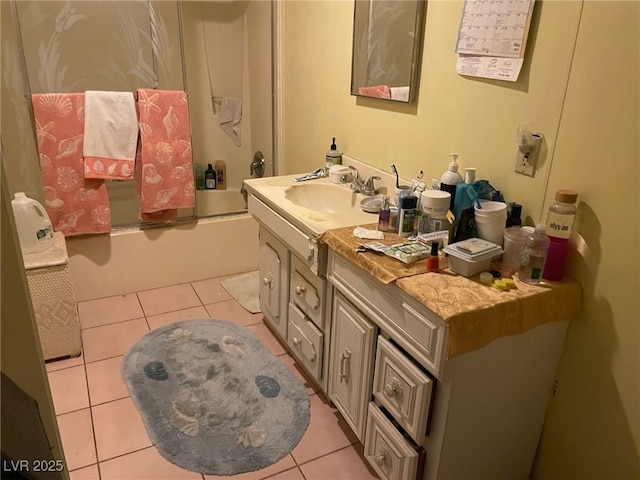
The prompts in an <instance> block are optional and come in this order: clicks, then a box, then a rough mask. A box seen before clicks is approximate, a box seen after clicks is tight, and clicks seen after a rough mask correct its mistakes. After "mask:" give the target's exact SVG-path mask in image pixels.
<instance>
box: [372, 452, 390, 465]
mask: <svg viewBox="0 0 640 480" xmlns="http://www.w3.org/2000/svg"><path fill="white" fill-rule="evenodd" d="M373 460H374V461H375V462H376V463H377V464H378V465H379V466H381V467H386V466H388V465H390V464H391V455H389V450H387V449H386V448H382V449H381V450H380V453H379V454H378V455H374V457H373Z"/></svg>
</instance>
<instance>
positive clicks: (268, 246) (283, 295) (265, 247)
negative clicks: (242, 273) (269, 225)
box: [258, 228, 289, 338]
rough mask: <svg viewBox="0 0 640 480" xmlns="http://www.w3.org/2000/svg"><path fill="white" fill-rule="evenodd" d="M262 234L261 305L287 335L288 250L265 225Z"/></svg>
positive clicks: (266, 315)
mask: <svg viewBox="0 0 640 480" xmlns="http://www.w3.org/2000/svg"><path fill="white" fill-rule="evenodd" d="M259 235H260V239H259V244H258V268H259V272H260V309H261V310H262V313H263V316H264V319H265V320H266V321H267V322H268V323H269V325H270V326H271V327H272V328H273V329H274V330H275V331H277V332H278V333H279V334H280V336H281V337H282V338H287V307H288V305H287V304H288V301H289V276H288V275H289V251H288V250H287V247H285V246H284V244H283V243H282V242H281V241H280V240H278V239H277V238H276V237H275V236H274V235H273V234H271V233H270V232H269V230H267V229H266V228H260V230H259Z"/></svg>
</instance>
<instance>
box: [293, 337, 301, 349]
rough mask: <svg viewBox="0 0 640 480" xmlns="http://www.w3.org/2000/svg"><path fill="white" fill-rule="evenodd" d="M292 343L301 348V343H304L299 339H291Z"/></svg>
mask: <svg viewBox="0 0 640 480" xmlns="http://www.w3.org/2000/svg"><path fill="white" fill-rule="evenodd" d="M291 342H292V343H293V345H294V346H296V347H298V346H300V343H302V342H301V340H300V339H299V338H298V337H293V338H292V339H291Z"/></svg>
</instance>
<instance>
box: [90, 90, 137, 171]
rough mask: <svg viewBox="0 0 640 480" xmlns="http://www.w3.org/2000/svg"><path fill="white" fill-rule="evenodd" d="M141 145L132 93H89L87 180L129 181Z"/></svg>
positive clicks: (92, 91) (94, 91)
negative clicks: (137, 148)
mask: <svg viewBox="0 0 640 480" xmlns="http://www.w3.org/2000/svg"><path fill="white" fill-rule="evenodd" d="M137 142H138V116H137V114H136V104H135V99H134V98H133V93H131V92H102V91H96V90H87V92H86V93H85V100H84V140H83V156H84V177H85V178H108V179H116V180H129V179H132V178H133V166H134V160H135V158H136V145H137Z"/></svg>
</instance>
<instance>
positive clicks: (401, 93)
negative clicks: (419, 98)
mask: <svg viewBox="0 0 640 480" xmlns="http://www.w3.org/2000/svg"><path fill="white" fill-rule="evenodd" d="M410 88H411V87H391V88H390V89H389V90H391V100H398V101H401V102H408V101H409V91H410Z"/></svg>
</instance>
